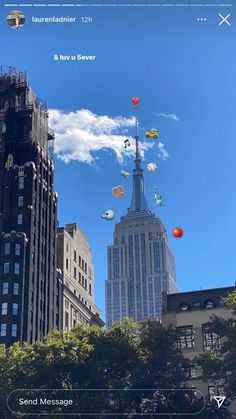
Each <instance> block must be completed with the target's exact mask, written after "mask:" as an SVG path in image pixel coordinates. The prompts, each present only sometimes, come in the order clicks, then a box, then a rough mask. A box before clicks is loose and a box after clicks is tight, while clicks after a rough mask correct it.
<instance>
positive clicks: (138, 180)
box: [128, 118, 148, 213]
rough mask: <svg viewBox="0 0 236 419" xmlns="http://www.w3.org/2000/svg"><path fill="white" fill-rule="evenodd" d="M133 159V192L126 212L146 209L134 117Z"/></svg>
mask: <svg viewBox="0 0 236 419" xmlns="http://www.w3.org/2000/svg"><path fill="white" fill-rule="evenodd" d="M134 138H135V146H136V152H135V160H134V170H133V194H132V201H131V206H130V208H129V210H128V212H129V213H130V212H140V211H143V210H148V206H147V201H146V196H145V191H144V176H143V169H142V167H141V157H140V151H139V136H138V119H137V118H136V135H135V137H134Z"/></svg>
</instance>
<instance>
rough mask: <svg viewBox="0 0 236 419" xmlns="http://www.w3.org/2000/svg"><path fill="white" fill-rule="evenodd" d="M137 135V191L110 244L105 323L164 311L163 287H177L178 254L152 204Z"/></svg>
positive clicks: (117, 225)
mask: <svg viewBox="0 0 236 419" xmlns="http://www.w3.org/2000/svg"><path fill="white" fill-rule="evenodd" d="M135 138H136V158H135V161H134V163H135V167H134V170H133V195H132V201H131V206H130V208H129V209H128V213H127V214H126V215H125V216H123V217H121V220H120V223H119V224H116V226H115V231H114V235H113V241H114V242H113V245H111V246H108V249H107V256H108V279H107V281H106V325H107V327H110V326H111V325H112V324H113V323H114V322H115V321H118V320H122V319H124V318H126V317H131V318H133V319H134V320H135V321H140V320H143V319H148V318H153V317H158V318H160V317H161V315H162V292H163V291H166V292H167V293H175V292H178V289H177V286H176V277H175V258H174V255H173V253H172V250H171V249H170V247H169V244H168V241H167V234H166V230H165V227H164V225H163V223H162V221H161V220H160V218H159V217H156V216H155V214H154V213H152V212H151V211H150V210H149V209H148V205H147V201H146V197H145V189H144V176H143V169H142V167H141V158H140V153H139V139H138V136H136V137H135Z"/></svg>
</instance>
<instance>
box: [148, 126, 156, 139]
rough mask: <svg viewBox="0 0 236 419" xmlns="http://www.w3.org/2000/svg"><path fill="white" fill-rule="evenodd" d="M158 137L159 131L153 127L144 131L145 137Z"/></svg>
mask: <svg viewBox="0 0 236 419" xmlns="http://www.w3.org/2000/svg"><path fill="white" fill-rule="evenodd" d="M157 137H159V132H158V131H157V130H156V129H155V128H151V129H150V130H149V131H147V132H146V138H157Z"/></svg>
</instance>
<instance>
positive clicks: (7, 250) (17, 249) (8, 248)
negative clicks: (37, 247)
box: [4, 242, 21, 256]
mask: <svg viewBox="0 0 236 419" xmlns="http://www.w3.org/2000/svg"><path fill="white" fill-rule="evenodd" d="M20 250H21V245H20V244H19V243H15V255H16V256H20ZM10 254H11V243H10V242H6V243H5V245H4V255H5V256H7V255H10Z"/></svg>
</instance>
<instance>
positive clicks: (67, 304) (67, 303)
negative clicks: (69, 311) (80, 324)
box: [65, 300, 69, 308]
mask: <svg viewBox="0 0 236 419" xmlns="http://www.w3.org/2000/svg"><path fill="white" fill-rule="evenodd" d="M65 306H66V308H69V301H68V300H65Z"/></svg>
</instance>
